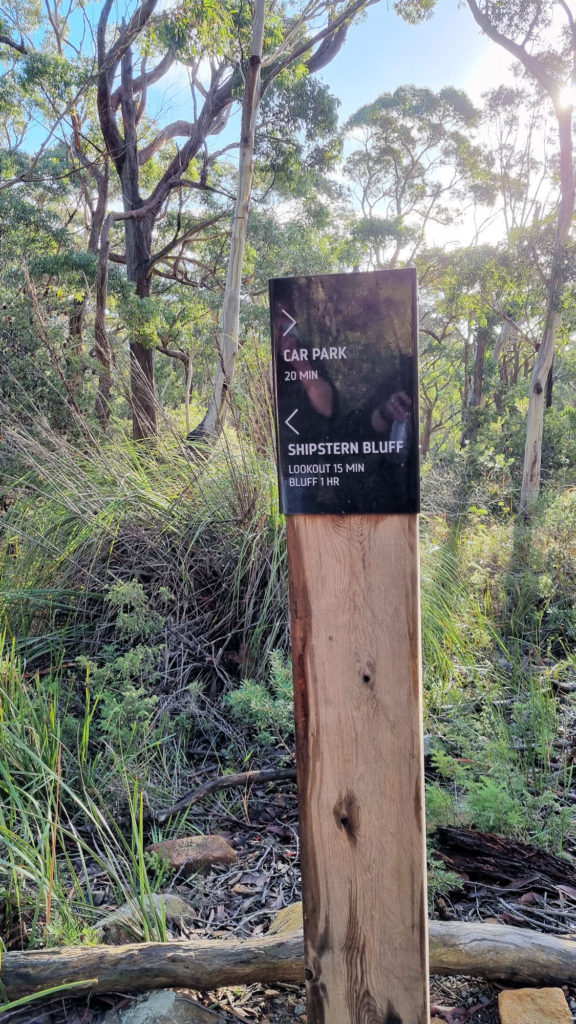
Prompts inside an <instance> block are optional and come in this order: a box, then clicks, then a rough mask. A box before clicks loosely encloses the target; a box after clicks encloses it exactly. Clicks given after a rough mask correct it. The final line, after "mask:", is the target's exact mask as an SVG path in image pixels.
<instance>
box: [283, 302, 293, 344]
mask: <svg viewBox="0 0 576 1024" xmlns="http://www.w3.org/2000/svg"><path fill="white" fill-rule="evenodd" d="M281 312H282V313H284V316H285V317H287V318H288V320H289V321H290V323H289V324H288V327H287V328H286V330H285V331H283V332H282V337H283V338H285V337H286V335H287V334H290V331H291V330H292V328H293V327H295V326H296V321H295V319H294V317H293V316H290V313H287V312H286V310H285V309H284V306H282V307H281Z"/></svg>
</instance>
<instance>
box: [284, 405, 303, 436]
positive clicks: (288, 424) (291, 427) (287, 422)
mask: <svg viewBox="0 0 576 1024" xmlns="http://www.w3.org/2000/svg"><path fill="white" fill-rule="evenodd" d="M297 412H298V409H294V412H291V413H290V415H289V417H288V419H286V420H284V423H285V424H286V426H287V427H290V430H293V431H294V433H295V434H299V433H300V431H299V430H296V427H293V426H292V424H291V423H290V420H291V419H292V417H293V416H295V415H296V413H297Z"/></svg>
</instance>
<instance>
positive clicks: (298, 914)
mask: <svg viewBox="0 0 576 1024" xmlns="http://www.w3.org/2000/svg"><path fill="white" fill-rule="evenodd" d="M301 928H302V904H301V903H290V904H289V905H288V906H287V907H282V910H279V911H278V913H277V914H276V917H275V918H274V920H273V921H272V924H271V925H270V927H269V929H268V934H269V935H281V934H282V933H283V932H297V931H300V930H301Z"/></svg>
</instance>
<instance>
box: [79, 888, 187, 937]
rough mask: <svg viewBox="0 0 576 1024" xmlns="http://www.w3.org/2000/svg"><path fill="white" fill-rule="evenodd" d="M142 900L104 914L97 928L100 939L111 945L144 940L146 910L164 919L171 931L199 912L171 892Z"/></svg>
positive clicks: (153, 918)
mask: <svg viewBox="0 0 576 1024" xmlns="http://www.w3.org/2000/svg"><path fill="white" fill-rule="evenodd" d="M142 903H143V906H140V903H139V902H138V900H136V899H134V900H133V901H132V902H130V903H124V904H123V905H122V906H121V907H118V909H117V910H114V911H112V913H110V914H107V915H106V917H104V918H102V920H101V921H100V922H99V924H98V928H97V934H98V941H99V942H104V943H105V944H107V945H109V946H114V945H120V946H121V945H123V944H124V943H125V942H141V941H142V940H143V939H144V937H145V929H144V926H143V921H142V914H143V913H146V914H147V915H148V917H149V919H150V920H152V921H154V920H156V919H157V920H165V921H166V928H167V930H168V931H170V930H171V928H175V930H176V931H178V929H179V927H180V926H181V925H182V924H190V923H191V922H192V921H193V920H194V916H195V913H196V912H195V910H194V908H193V907H191V906H190V904H189V903H186V900H183V899H181V897H180V896H175V895H173V894H172V893H151V894H149V895H147V896H143V897H142Z"/></svg>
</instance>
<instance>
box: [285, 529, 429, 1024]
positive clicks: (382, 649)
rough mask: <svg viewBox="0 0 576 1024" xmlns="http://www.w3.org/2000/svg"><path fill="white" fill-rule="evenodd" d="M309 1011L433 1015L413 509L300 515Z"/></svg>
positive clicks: (352, 1017) (293, 589)
mask: <svg viewBox="0 0 576 1024" xmlns="http://www.w3.org/2000/svg"><path fill="white" fill-rule="evenodd" d="M287 531H288V556H289V567H290V570H289V571H290V604H291V622H292V655H293V666H294V691H295V708H296V740H297V764H298V787H299V800H300V830H301V851H302V875H303V886H304V899H303V902H304V939H305V962H306V978H307V990H308V1021H309V1024H428V1020H429V1003H428V940H427V906H426V860H425V829H424V808H423V756H422V740H421V736H422V726H421V685H420V621H419V573H418V521H417V516H415V515H402V516H384V515H352V516H313V515H296V516H295V515H292V516H287Z"/></svg>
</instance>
